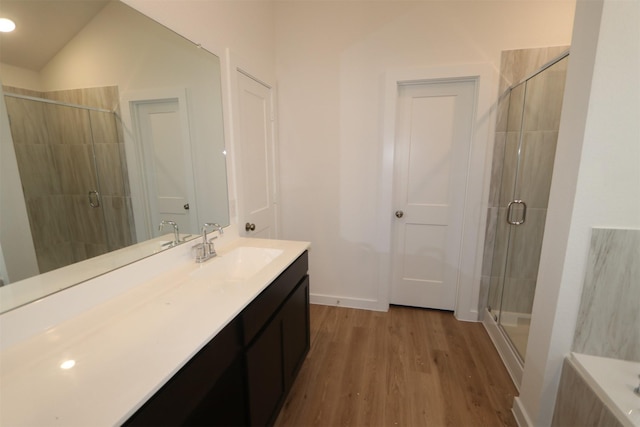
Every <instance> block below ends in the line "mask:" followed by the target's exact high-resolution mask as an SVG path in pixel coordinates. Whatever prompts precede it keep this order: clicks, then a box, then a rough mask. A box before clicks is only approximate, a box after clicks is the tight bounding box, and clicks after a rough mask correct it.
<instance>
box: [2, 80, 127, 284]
mask: <svg viewBox="0 0 640 427" xmlns="http://www.w3.org/2000/svg"><path fill="white" fill-rule="evenodd" d="M5 102H6V105H7V112H8V115H9V120H10V128H11V135H12V139H13V144H14V148H15V153H16V160H17V164H18V171H19V174H20V180H21V185H22V191H23V193H24V198H25V203H26V207H27V215H28V219H29V226H30V228H31V234H32V236H33V244H34V249H35V253H36V258H37V264H38V269H39V270H40V273H44V272H47V271H50V270H53V269H56V268H59V267H63V266H66V265H69V264H72V263H75V262H78V261H82V260H84V259H87V258H91V257H94V256H97V255H101V254H103V253H106V252H108V251H112V250H115V249H118V248H122V247H125V246H128V245H130V244H131V243H132V242H133V236H134V233H133V230H132V224H133V221H132V211H131V203H130V196H129V190H128V178H127V174H126V163H125V157H124V151H123V148H124V147H123V144H122V137H121V136H120V133H121V131H120V128H119V126H118V119H117V116H116V115H115V113H114V112H112V111H108V110H103V109H100V108H94V107H86V106H82V105H76V104H71V103H66V102H61V101H56V100H51V99H44V98H40V97H37V96H31V95H25V94H20V93H9V92H5Z"/></svg>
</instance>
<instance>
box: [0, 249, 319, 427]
mask: <svg viewBox="0 0 640 427" xmlns="http://www.w3.org/2000/svg"><path fill="white" fill-rule="evenodd" d="M239 247H260V248H267V249H277V250H280V251H282V253H281V254H280V255H279V256H277V257H276V258H275V259H273V260H272V261H270V262H269V263H268V264H267V265H266V266H265V267H264V268H262V269H261V270H260V271H258V272H257V273H256V274H255V275H253V276H252V277H250V278H249V279H246V280H243V281H242V282H236V283H223V284H220V283H213V284H212V283H210V282H208V281H207V280H206V275H194V274H193V273H194V272H196V271H198V270H199V269H203V268H211V267H210V266H213V265H214V264H213V263H215V262H216V260H219V259H223V258H224V256H225V254H228V253H230V252H231V251H233V250H234V249H236V248H239ZM309 247H310V243H309V242H298V241H286V240H265V239H249V238H238V239H235V240H234V241H232V242H230V243H229V244H227V245H224V246H223V247H222V248H221V249H219V250H218V257H215V258H212V259H211V260H209V261H206V262H205V263H202V264H196V263H195V261H193V260H190V261H189V262H184V263H182V264H180V265H179V266H177V267H175V268H173V269H171V270H169V271H167V272H164V273H162V274H160V275H158V276H157V277H154V278H153V279H151V280H148V281H145V282H143V283H141V284H139V285H136V286H135V287H132V288H131V289H130V290H128V291H126V292H124V293H122V294H120V295H117V296H116V297H114V298H112V299H109V300H107V301H105V302H103V303H101V304H99V305H97V306H95V307H93V308H91V309H89V310H87V311H86V312H83V313H81V314H79V315H77V316H74V317H73V318H70V319H68V320H65V321H63V322H61V323H59V324H57V325H55V326H53V327H51V328H48V329H46V330H44V331H42V332H41V333H38V334H36V335H33V336H31V337H29V338H27V339H25V340H24V341H21V342H18V343H16V344H14V345H12V346H10V347H8V348H5V349H4V350H3V351H2V352H1V353H0V379H1V381H0V383H1V384H0V396H1V398H0V424H1V425H11V426H18V425H65V426H71V425H78V426H80V425H82V426H86V425H120V424H122V423H123V422H124V421H125V420H127V419H128V418H129V417H130V416H131V415H132V414H133V413H135V411H136V410H137V409H139V408H140V407H141V406H142V405H143V404H144V403H145V402H146V401H147V400H148V399H149V398H150V397H151V396H153V394H154V393H156V392H157V391H158V390H159V389H160V388H161V387H162V386H163V385H164V384H165V383H166V382H167V381H168V380H169V379H170V378H171V377H172V376H173V375H174V374H175V373H176V372H178V371H179V370H180V368H182V367H183V366H184V365H185V364H186V363H187V362H188V361H189V360H190V359H191V358H192V357H193V356H194V355H195V354H197V353H198V351H199V350H200V349H201V348H202V347H203V346H204V345H206V344H207V343H208V342H209V341H210V340H211V339H212V338H213V337H215V336H216V335H217V334H218V332H220V331H221V330H222V329H223V328H224V327H225V326H226V325H227V324H228V323H229V322H231V321H232V320H233V319H234V318H235V317H236V316H237V315H238V314H240V313H241V312H242V310H243V309H244V308H245V307H246V306H247V305H249V303H251V301H253V300H254V299H255V298H256V297H257V296H258V295H259V294H260V293H261V292H262V291H263V290H264V289H265V288H266V287H267V286H268V285H269V284H271V282H273V280H275V279H276V278H277V277H278V276H279V275H280V274H281V273H282V272H283V271H284V270H286V269H287V267H288V266H289V265H291V264H292V263H293V262H294V261H295V260H296V259H297V258H298V257H299V256H300V255H302V254H303V253H304V252H305V251H306V250H308V249H309ZM193 277H198V278H197V279H194V278H193ZM80 286H82V285H80ZM0 327H1V325H0ZM2 332H4V331H1V330H0V333H2ZM0 336H1V335H0ZM70 360H73V361H74V363H75V364H74V366H73V367H72V368H70V369H62V368H61V365H62V363H64V362H66V361H70ZM69 363H70V362H69Z"/></svg>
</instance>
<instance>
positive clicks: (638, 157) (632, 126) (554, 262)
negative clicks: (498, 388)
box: [516, 0, 640, 426]
mask: <svg viewBox="0 0 640 427" xmlns="http://www.w3.org/2000/svg"><path fill="white" fill-rule="evenodd" d="M638 22H640V1H638V0H630V1H619V0H599V1H594V0H579V1H578V5H577V10H576V18H575V26H574V34H573V43H572V48H571V56H570V60H569V71H568V75H567V86H566V90H565V102H564V105H563V112H562V121H561V125H560V134H559V137H558V146H557V147H558V148H557V154H556V161H555V167H554V175H553V182H552V186H551V195H550V201H549V214H548V216H547V225H546V229H545V238H544V242H543V248H542V255H541V261H540V271H539V275H538V285H537V291H536V297H535V298H536V299H535V302H534V307H533V316H532V325H531V335H530V344H529V346H528V350H527V356H526V364H525V369H524V376H523V381H522V387H521V395H520V397H519V398H517V400H516V404H517V407H516V412H517V413H521V414H522V418H523V419H527V423H528V424H530V425H539V426H544V425H549V424H550V422H551V418H552V415H553V409H554V403H555V396H556V390H557V385H558V382H559V380H560V371H561V368H562V360H563V358H564V357H565V356H566V355H567V354H568V353H569V351H570V350H571V345H572V343H573V335H574V330H575V325H576V319H577V315H578V310H579V306H580V298H581V295H582V286H583V282H584V275H585V271H586V268H587V265H586V262H587V256H588V251H589V244H590V239H591V228H592V227H611V228H630V229H638V228H640V122H639V121H638V117H640V79H639V78H638V76H640V27H639V26H638ZM598 28H599V31H598Z"/></svg>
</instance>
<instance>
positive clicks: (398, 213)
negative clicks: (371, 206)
mask: <svg viewBox="0 0 640 427" xmlns="http://www.w3.org/2000/svg"><path fill="white" fill-rule="evenodd" d="M403 216H404V212H402V211H396V218H402V217H403Z"/></svg>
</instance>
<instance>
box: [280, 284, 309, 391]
mask: <svg viewBox="0 0 640 427" xmlns="http://www.w3.org/2000/svg"><path fill="white" fill-rule="evenodd" d="M281 319H282V350H283V365H284V386H285V390H287V391H288V390H289V389H290V388H291V386H292V385H293V381H294V380H295V378H296V375H297V374H298V371H299V370H300V367H301V366H302V362H303V361H304V358H305V356H306V355H307V353H308V352H309V335H310V333H309V276H306V277H305V278H304V280H303V281H302V283H301V284H300V285H299V286H298V288H297V289H296V290H295V291H294V292H293V293H292V294H291V296H290V297H289V299H288V300H287V302H286V304H285V305H284V306H283V307H282V315H281Z"/></svg>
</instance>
